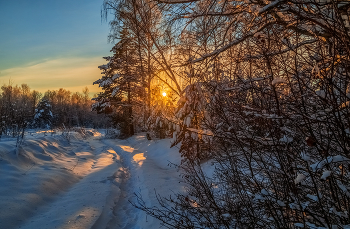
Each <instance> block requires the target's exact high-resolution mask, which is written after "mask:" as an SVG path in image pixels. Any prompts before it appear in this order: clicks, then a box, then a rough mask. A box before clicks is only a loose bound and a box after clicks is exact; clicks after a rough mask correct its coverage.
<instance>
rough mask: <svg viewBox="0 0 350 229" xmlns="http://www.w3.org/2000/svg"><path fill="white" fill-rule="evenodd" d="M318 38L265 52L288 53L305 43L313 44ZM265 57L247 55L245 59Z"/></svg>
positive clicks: (267, 54) (270, 53) (271, 53)
mask: <svg viewBox="0 0 350 229" xmlns="http://www.w3.org/2000/svg"><path fill="white" fill-rule="evenodd" d="M316 41H317V40H316V39H312V40H306V41H303V42H300V43H297V44H295V45H291V46H289V47H288V48H286V49H282V50H279V51H275V52H268V53H266V54H265V56H275V55H279V54H283V53H286V52H288V51H292V50H294V49H297V48H299V47H301V46H303V45H306V44H312V43H314V42H316ZM262 57H264V55H255V56H249V55H247V56H245V57H244V60H250V59H260V58H262Z"/></svg>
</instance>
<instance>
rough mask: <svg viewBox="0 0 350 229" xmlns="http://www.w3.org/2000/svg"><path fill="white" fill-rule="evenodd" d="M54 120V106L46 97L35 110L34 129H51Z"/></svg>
mask: <svg viewBox="0 0 350 229" xmlns="http://www.w3.org/2000/svg"><path fill="white" fill-rule="evenodd" d="M52 120H53V114H52V106H51V104H50V101H49V100H48V99H47V98H45V97H44V98H43V99H42V100H41V101H40V102H39V103H38V105H37V106H36V108H35V115H34V127H36V128H46V129H50V128H51V126H52Z"/></svg>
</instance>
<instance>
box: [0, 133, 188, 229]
mask: <svg viewBox="0 0 350 229" xmlns="http://www.w3.org/2000/svg"><path fill="white" fill-rule="evenodd" d="M170 141H171V140H170V139H165V140H151V141H148V140H147V139H146V138H145V134H138V135H136V136H134V137H132V138H129V139H126V140H117V139H106V138H104V136H103V132H102V131H100V132H98V131H95V130H89V131H88V132H87V133H86V134H85V135H84V134H80V133H77V132H72V133H70V134H69V136H68V137H64V136H63V135H62V134H61V133H46V132H40V131H37V132H35V131H32V132H29V133H28V134H26V136H25V141H24V143H23V144H22V146H21V147H20V148H19V150H17V151H16V148H15V145H16V142H15V139H12V138H3V139H1V140H0V203H1V204H0V228H6V229H11V228H33V229H34V228H35V229H40V228H43V229H50V228H94V229H100V228H125V229H127V228H128V229H132V228H159V227H160V226H161V225H160V222H159V221H158V220H156V219H154V218H150V217H147V216H146V214H145V213H144V212H142V211H140V210H138V209H136V208H134V207H133V206H132V205H131V204H130V202H129V201H132V202H133V201H134V200H135V199H134V193H140V194H141V195H142V196H143V198H144V200H145V202H146V204H147V205H148V206H154V205H157V204H158V202H157V200H156V197H155V191H156V192H157V193H158V194H160V195H163V196H168V195H170V194H172V192H173V191H174V192H178V191H182V189H183V187H182V183H180V177H179V172H178V171H177V169H176V167H174V166H173V167H170V166H168V164H169V162H172V163H175V164H179V163H180V155H179V153H178V149H177V148H171V149H170V148H169V147H170Z"/></svg>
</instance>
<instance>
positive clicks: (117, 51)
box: [93, 28, 142, 136]
mask: <svg viewBox="0 0 350 229" xmlns="http://www.w3.org/2000/svg"><path fill="white" fill-rule="evenodd" d="M111 52H113V53H114V55H113V56H109V57H104V59H106V60H107V61H108V63H107V64H105V65H101V66H99V69H101V70H102V74H103V76H102V78H100V79H99V80H97V81H95V82H94V84H99V86H100V87H102V89H103V92H102V93H100V94H99V95H98V97H97V98H94V100H97V103H96V104H95V105H94V107H93V109H95V110H97V111H99V112H105V113H110V111H111V108H112V107H113V108H114V110H115V111H116V112H115V113H114V114H113V116H114V122H115V123H116V124H118V125H120V126H121V129H122V132H123V134H125V135H126V136H131V135H133V134H134V126H133V107H134V106H135V105H138V104H139V103H138V99H139V94H140V93H141V91H142V88H141V86H140V85H139V84H140V79H139V75H138V66H137V61H136V59H137V53H136V43H135V38H134V37H133V36H132V35H131V33H129V31H128V29H126V28H123V29H122V31H121V32H120V40H119V42H118V43H117V44H116V45H115V46H114V47H113V48H112V50H111Z"/></svg>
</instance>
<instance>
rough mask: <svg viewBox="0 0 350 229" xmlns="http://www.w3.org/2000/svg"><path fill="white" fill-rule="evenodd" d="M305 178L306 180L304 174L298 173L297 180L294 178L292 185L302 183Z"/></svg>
mask: <svg viewBox="0 0 350 229" xmlns="http://www.w3.org/2000/svg"><path fill="white" fill-rule="evenodd" d="M305 178H306V176H305V175H304V174H301V173H300V174H298V176H297V178H295V180H294V183H295V184H298V183H300V182H302V181H303V180H304V179H305Z"/></svg>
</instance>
